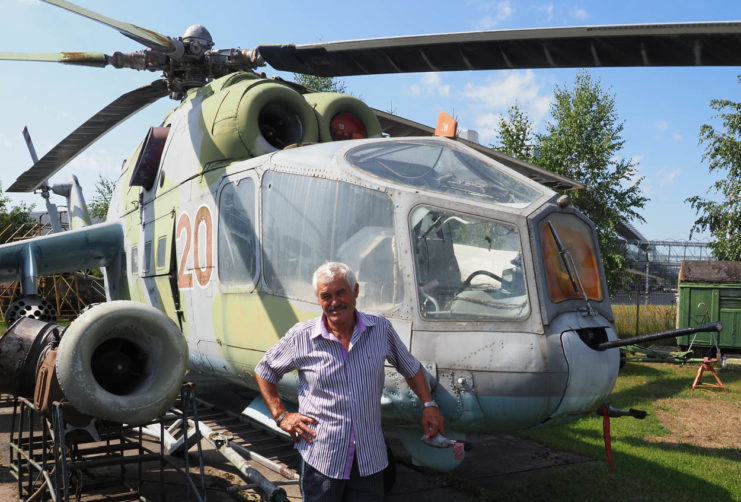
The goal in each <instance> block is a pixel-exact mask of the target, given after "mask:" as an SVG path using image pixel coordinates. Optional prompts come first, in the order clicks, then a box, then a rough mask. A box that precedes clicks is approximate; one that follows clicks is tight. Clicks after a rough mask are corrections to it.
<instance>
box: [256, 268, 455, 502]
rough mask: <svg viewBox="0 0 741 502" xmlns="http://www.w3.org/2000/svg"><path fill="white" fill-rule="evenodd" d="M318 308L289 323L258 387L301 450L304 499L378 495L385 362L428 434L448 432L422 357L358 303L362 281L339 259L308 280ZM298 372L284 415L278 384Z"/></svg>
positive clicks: (263, 365)
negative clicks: (312, 315)
mask: <svg viewBox="0 0 741 502" xmlns="http://www.w3.org/2000/svg"><path fill="white" fill-rule="evenodd" d="M312 285H313V287H314V290H315V291H316V294H317V297H318V300H319V305H320V306H321V307H322V311H323V314H322V315H321V316H320V317H318V318H316V319H313V320H311V321H306V322H301V323H298V324H296V325H295V326H293V327H292V328H291V329H290V330H289V331H288V333H286V335H285V336H284V337H283V338H281V340H280V341H279V342H278V343H277V344H276V345H275V346H273V347H272V348H271V349H270V350H268V351H267V352H266V353H265V356H264V357H263V358H262V360H261V361H260V363H259V364H258V365H257V367H256V369H255V373H256V378H257V383H258V385H259V386H260V392H261V393H262V397H263V399H264V400H265V403H266V404H267V406H268V408H269V409H270V412H271V413H272V415H273V418H274V419H275V422H276V423H277V424H278V426H279V427H280V428H281V429H283V430H284V431H286V432H288V433H289V434H290V435H291V436H292V437H293V438H294V440H295V441H296V448H297V449H298V450H299V453H300V454H301V493H302V494H303V497H304V500H305V501H322V502H324V501H341V500H345V501H365V500H368V501H370V500H381V499H382V498H383V469H385V468H386V466H387V465H388V459H387V457H386V444H385V442H384V440H383V432H382V430H381V392H382V390H383V383H384V360H388V361H389V362H390V363H391V364H392V365H393V366H394V367H395V368H396V369H397V371H399V373H401V374H402V375H403V376H404V377H405V378H406V379H407V382H408V383H409V386H410V387H411V389H412V390H413V391H414V392H415V393H416V394H417V396H418V397H419V399H420V401H421V402H422V403H424V406H423V412H422V427H423V430H424V431H425V435H426V436H427V437H428V438H430V437H434V436H435V435H436V434H437V433H438V432H439V433H441V434H444V433H445V430H444V429H443V417H442V415H441V414H440V412H439V410H438V408H437V404H436V403H435V401H433V400H432V396H431V394H430V389H429V387H428V386H427V380H426V378H425V376H424V373H423V372H422V369H421V365H420V363H419V361H418V360H417V359H416V358H415V357H414V356H412V355H411V354H410V353H409V351H408V350H407V348H406V347H405V346H404V344H403V343H402V342H401V340H400V339H399V335H398V334H397V333H396V331H394V328H393V327H392V326H391V323H390V322H389V321H388V320H387V319H385V318H384V317H382V316H379V315H373V314H367V313H364V312H360V311H358V310H356V309H355V302H356V300H357V298H358V293H359V290H360V289H359V285H358V283H357V281H356V279H355V274H354V273H353V271H352V270H351V269H350V268H349V267H348V266H347V265H345V264H343V263H336V262H332V263H325V264H324V265H322V266H321V267H319V268H318V269H317V270H316V272H314V277H313V281H312ZM292 370H298V374H299V388H298V397H299V412H298V413H288V412H287V411H286V408H285V406H284V405H283V403H282V402H281V400H280V398H279V397H278V388H277V383H278V381H279V380H280V379H281V377H282V376H283V375H284V374H285V373H287V372H289V371H292Z"/></svg>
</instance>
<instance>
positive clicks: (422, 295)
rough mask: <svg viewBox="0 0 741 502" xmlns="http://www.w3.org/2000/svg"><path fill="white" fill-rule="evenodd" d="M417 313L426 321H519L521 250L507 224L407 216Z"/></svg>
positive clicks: (524, 304)
mask: <svg viewBox="0 0 741 502" xmlns="http://www.w3.org/2000/svg"><path fill="white" fill-rule="evenodd" d="M410 228H411V230H412V249H413V250H414V258H415V259H414V264H415V267H416V274H417V284H418V286H419V302H420V307H421V308H420V312H421V313H422V316H423V317H425V318H427V319H446V320H447V319H453V320H461V319H465V320H481V321H486V320H490V319H507V320H513V319H523V318H525V317H527V316H528V315H529V313H530V304H529V303H528V297H527V290H526V288H525V275H524V273H523V269H522V248H521V244H520V234H519V232H518V231H517V228H516V227H514V226H513V225H510V224H508V223H502V222H496V221H490V220H483V219H478V218H474V217H472V216H469V215H464V214H459V213H454V212H451V211H446V210H442V209H436V208H432V207H426V206H419V207H417V208H415V209H414V210H413V211H412V212H411V215H410Z"/></svg>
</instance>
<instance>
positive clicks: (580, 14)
mask: <svg viewBox="0 0 741 502" xmlns="http://www.w3.org/2000/svg"><path fill="white" fill-rule="evenodd" d="M571 17H573V18H574V19H578V20H579V21H584V20H585V19H587V18H589V14H588V13H587V10H586V9H582V8H578V7H577V8H575V9H573V10H572V11H571Z"/></svg>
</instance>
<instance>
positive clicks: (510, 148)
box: [492, 102, 534, 162]
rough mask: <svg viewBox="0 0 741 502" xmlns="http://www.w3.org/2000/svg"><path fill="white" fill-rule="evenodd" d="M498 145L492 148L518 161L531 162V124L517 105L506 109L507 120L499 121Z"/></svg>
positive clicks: (502, 118)
mask: <svg viewBox="0 0 741 502" xmlns="http://www.w3.org/2000/svg"><path fill="white" fill-rule="evenodd" d="M498 136H499V144H494V145H492V147H493V148H495V149H497V150H499V151H500V152H502V153H505V154H507V155H511V156H512V157H516V158H518V159H520V160H525V161H528V162H532V161H533V146H534V145H533V142H534V141H533V123H532V122H530V119H528V117H527V114H526V113H525V112H523V111H522V110H521V109H520V107H519V105H518V104H517V103H516V102H515V104H513V105H511V106H510V107H509V108H508V109H507V118H504V117H501V118H500V119H499V127H498Z"/></svg>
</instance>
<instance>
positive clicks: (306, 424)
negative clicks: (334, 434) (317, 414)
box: [280, 413, 318, 443]
mask: <svg viewBox="0 0 741 502" xmlns="http://www.w3.org/2000/svg"><path fill="white" fill-rule="evenodd" d="M316 423H318V422H317V420H316V419H315V418H311V417H307V416H306V415H302V414H301V413H288V414H287V415H286V416H285V417H284V418H283V420H282V421H281V422H280V428H281V429H283V430H284V431H286V432H287V433H288V434H290V435H291V437H292V438H293V440H294V441H295V442H298V441H299V440H300V439H303V440H304V441H306V442H307V443H312V442H314V438H315V437H316V431H315V430H314V428H313V427H311V426H312V425H314V424H316Z"/></svg>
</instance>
